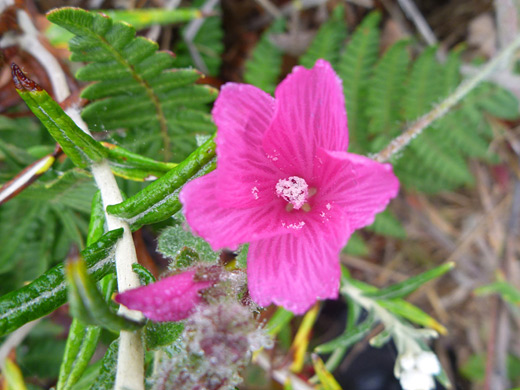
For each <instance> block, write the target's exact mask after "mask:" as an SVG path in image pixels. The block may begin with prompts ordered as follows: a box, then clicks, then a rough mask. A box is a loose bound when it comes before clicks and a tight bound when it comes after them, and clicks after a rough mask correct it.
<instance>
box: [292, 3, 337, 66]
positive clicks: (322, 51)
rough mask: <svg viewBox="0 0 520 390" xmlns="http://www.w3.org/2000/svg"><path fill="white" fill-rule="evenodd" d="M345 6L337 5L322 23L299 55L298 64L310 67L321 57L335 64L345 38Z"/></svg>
mask: <svg viewBox="0 0 520 390" xmlns="http://www.w3.org/2000/svg"><path fill="white" fill-rule="evenodd" d="M344 13H345V7H344V6H343V5H341V4H339V5H337V6H336V7H335V8H334V10H333V11H332V15H331V16H330V18H329V20H327V21H326V22H325V23H323V24H322V25H321V27H320V29H319V30H318V32H317V33H316V36H315V37H314V39H313V40H312V42H311V44H310V46H309V48H308V49H307V51H306V52H305V54H303V55H302V56H301V57H300V64H302V65H303V66H305V67H306V68H309V69H310V68H312V67H313V66H314V63H315V62H316V60H318V59H320V58H322V59H324V60H327V61H328V62H330V63H331V64H332V66H335V65H336V63H337V62H338V59H339V55H340V50H341V46H342V44H343V42H344V41H345V39H346V38H347V25H346V23H345V18H344Z"/></svg>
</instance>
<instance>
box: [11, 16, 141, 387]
mask: <svg viewBox="0 0 520 390" xmlns="http://www.w3.org/2000/svg"><path fill="white" fill-rule="evenodd" d="M18 21H19V24H20V26H21V28H22V31H23V34H22V35H17V36H14V37H13V36H12V39H14V40H15V41H17V42H16V43H18V45H20V47H21V48H22V49H24V50H26V51H27V52H29V53H30V54H31V55H32V56H34V57H35V58H36V59H37V60H38V62H40V64H41V65H42V66H43V67H44V68H45V71H46V72H47V73H48V75H49V78H50V80H51V83H52V85H53V89H54V93H55V95H56V98H57V100H58V101H59V102H61V101H63V100H64V99H66V98H67V97H68V95H69V94H70V90H69V88H68V85H67V82H66V79H65V73H64V72H63V69H62V68H61V66H60V65H59V63H58V61H56V59H55V58H54V57H53V56H52V54H51V53H49V52H48V51H47V49H46V48H45V47H44V46H43V45H42V44H41V43H40V42H39V40H38V31H37V30H36V28H35V27H34V25H33V24H32V21H31V19H30V18H29V16H28V15H27V13H25V11H19V13H18ZM16 38H18V39H16ZM66 113H67V115H69V116H70V117H71V118H72V120H74V122H75V123H76V125H77V126H78V127H79V128H81V129H82V130H83V131H84V132H85V133H87V134H89V135H90V131H89V130H88V128H87V125H86V123H85V122H84V121H83V120H82V119H81V116H80V113H79V111H78V109H77V108H75V107H71V108H69V109H67V110H66ZM91 170H92V175H93V176H94V180H95V181H96V184H97V186H98V187H99V189H100V191H101V197H102V199H103V205H104V207H105V209H106V206H108V205H112V204H116V203H120V202H122V201H123V198H122V196H121V192H120V191H119V187H118V186H117V183H116V180H115V178H114V175H113V173H112V171H111V170H110V167H109V165H108V163H107V162H106V161H102V162H100V163H97V164H94V165H93V166H92V167H91ZM105 215H106V220H107V226H108V229H109V230H112V229H117V228H121V227H122V228H124V234H123V237H122V238H121V240H120V241H119V243H118V245H117V248H116V254H115V258H116V271H117V284H118V289H119V291H125V290H128V289H130V288H135V287H138V286H139V285H140V283H139V279H138V277H137V275H136V274H135V273H134V272H133V271H132V264H134V263H137V256H136V253H135V246H134V242H133V239H132V233H131V231H130V228H129V226H128V224H127V223H126V222H124V221H122V220H120V219H119V218H117V217H114V216H112V215H110V214H108V213H106V212H105ZM119 311H120V313H123V314H125V315H126V316H128V317H130V318H133V319H136V320H140V319H141V318H142V314H141V313H140V312H136V311H131V310H128V309H127V308H125V307H124V306H120V309H119ZM119 337H120V343H119V351H118V360H117V373H116V383H115V387H114V388H115V389H116V390H144V350H143V345H142V342H141V337H140V333H139V332H128V331H121V334H120V336H119Z"/></svg>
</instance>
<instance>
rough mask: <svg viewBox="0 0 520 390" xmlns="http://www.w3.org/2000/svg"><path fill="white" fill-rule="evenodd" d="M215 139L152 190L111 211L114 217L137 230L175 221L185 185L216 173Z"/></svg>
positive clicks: (164, 177) (196, 151)
mask: <svg viewBox="0 0 520 390" xmlns="http://www.w3.org/2000/svg"><path fill="white" fill-rule="evenodd" d="M214 138H215V136H213V137H211V138H210V139H209V140H207V141H206V142H205V143H204V144H202V146H200V147H199V148H197V149H196V150H195V151H194V152H193V153H192V154H190V156H189V157H188V158H187V159H186V160H184V161H183V162H181V163H180V164H179V165H177V166H176V167H175V168H173V169H172V170H170V171H169V172H168V173H166V174H165V175H164V176H163V177H161V178H160V179H158V180H156V181H154V182H153V183H151V184H150V185H149V186H148V187H146V188H144V189H143V190H142V191H140V192H138V193H137V194H136V195H134V196H132V197H131V198H128V199H127V200H125V201H124V202H122V203H119V204H116V205H111V206H108V207H107V211H108V212H109V213H110V214H113V215H117V216H118V217H120V218H123V219H125V220H126V221H127V222H129V223H130V224H131V226H132V229H137V228H139V227H141V226H142V225H145V224H150V223H155V222H159V221H162V220H165V219H166V218H169V217H171V216H172V215H173V214H174V213H176V212H177V211H179V210H180V208H181V204H180V202H179V198H178V196H179V191H180V189H181V188H182V185H183V184H184V183H186V182H187V181H188V180H189V179H191V178H193V177H196V176H197V175H201V174H205V173H208V172H210V171H211V170H213V169H215V165H214V164H212V163H211V161H212V160H213V158H214V157H215V147H216V145H215V142H214Z"/></svg>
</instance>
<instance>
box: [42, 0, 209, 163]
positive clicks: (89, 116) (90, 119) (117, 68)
mask: <svg viewBox="0 0 520 390" xmlns="http://www.w3.org/2000/svg"><path fill="white" fill-rule="evenodd" d="M48 19H49V20H50V21H51V22H53V23H56V24H58V25H60V26H61V27H64V28H66V29H67V30H69V31H70V32H72V33H74V34H75V35H76V36H75V37H74V38H73V39H72V40H71V41H70V43H69V45H70V50H71V51H72V56H71V60H73V61H83V62H89V64H87V65H86V66H84V67H83V68H81V69H80V70H79V71H78V72H77V74H76V77H77V78H78V79H79V80H83V81H96V83H95V84H93V85H92V86H89V87H87V88H86V89H85V91H84V92H83V95H82V96H84V97H87V98H89V99H91V100H97V101H95V102H93V103H91V104H90V105H89V106H87V107H86V108H85V109H84V110H83V112H82V116H83V118H84V119H85V120H86V121H87V123H88V124H89V126H90V127H91V128H92V129H93V130H113V129H119V128H121V127H126V128H132V127H141V126H146V127H147V128H148V129H150V130H151V131H156V132H158V133H160V134H161V137H162V139H163V146H164V149H165V150H164V154H165V157H166V158H168V156H169V152H170V151H169V149H170V141H169V139H170V137H169V135H170V133H173V132H174V123H173V121H172V114H171V113H172V112H173V113H175V112H177V111H182V110H185V109H186V107H192V108H196V107H200V106H201V104H204V103H208V102H211V101H213V100H214V99H215V97H216V90H214V89H212V88H210V87H207V86H203V85H193V81H194V79H195V78H196V76H198V74H197V73H196V71H194V70H183V71H172V70H171V69H170V68H171V67H172V66H173V64H174V61H175V59H174V57H173V56H172V55H171V53H168V52H160V51H157V49H158V45H157V44H156V43H154V42H152V41H149V40H147V39H145V38H142V37H136V36H135V29H134V28H133V27H132V26H130V25H128V24H126V23H122V22H113V21H112V20H111V19H110V18H107V17H106V16H103V15H101V14H97V13H92V12H88V11H84V10H81V9H75V8H62V9H58V10H55V11H51V12H50V13H49V14H48ZM99 99H101V100H99ZM198 130H199V129H197V128H196V127H194V126H193V127H191V128H190V131H191V132H196V131H198Z"/></svg>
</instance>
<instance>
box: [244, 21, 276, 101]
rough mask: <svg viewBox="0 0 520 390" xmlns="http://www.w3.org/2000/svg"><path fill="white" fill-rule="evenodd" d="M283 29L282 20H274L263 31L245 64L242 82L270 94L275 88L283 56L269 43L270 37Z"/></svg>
mask: <svg viewBox="0 0 520 390" xmlns="http://www.w3.org/2000/svg"><path fill="white" fill-rule="evenodd" d="M284 28H285V20H284V19H278V20H275V21H274V22H273V24H272V25H271V26H270V27H269V28H268V29H267V30H265V31H264V33H263V34H262V37H261V38H260V41H259V42H258V44H257V45H256V47H255V49H254V50H253V53H252V54H251V58H250V59H249V60H248V61H247V62H246V64H245V71H244V81H245V82H246V83H249V84H253V85H255V86H257V87H258V88H260V89H262V90H264V91H265V92H267V93H270V94H272V93H273V92H274V90H275V88H276V84H277V82H278V77H279V76H280V67H281V65H282V55H283V53H282V51H281V50H280V48H278V47H277V46H276V45H275V44H274V43H273V42H272V41H271V35H272V34H276V33H281V32H283V30H284Z"/></svg>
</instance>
